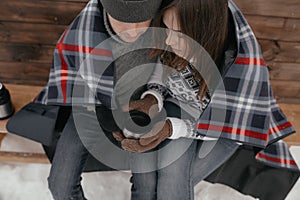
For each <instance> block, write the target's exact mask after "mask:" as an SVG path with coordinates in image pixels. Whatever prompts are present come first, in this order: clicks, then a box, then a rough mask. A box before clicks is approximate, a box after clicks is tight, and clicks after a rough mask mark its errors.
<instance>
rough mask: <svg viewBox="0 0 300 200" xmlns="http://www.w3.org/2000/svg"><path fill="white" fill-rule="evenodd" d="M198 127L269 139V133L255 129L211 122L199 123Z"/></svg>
mask: <svg viewBox="0 0 300 200" xmlns="http://www.w3.org/2000/svg"><path fill="white" fill-rule="evenodd" d="M197 127H198V129H204V130H212V131H221V132H226V133H231V134H236V135H244V136H247V137H251V138H256V139H259V140H264V141H267V139H268V135H267V134H263V133H259V132H254V131H250V130H243V129H239V128H231V127H226V126H216V125H211V124H198V125H197Z"/></svg>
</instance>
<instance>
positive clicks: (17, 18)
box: [0, 0, 87, 85]
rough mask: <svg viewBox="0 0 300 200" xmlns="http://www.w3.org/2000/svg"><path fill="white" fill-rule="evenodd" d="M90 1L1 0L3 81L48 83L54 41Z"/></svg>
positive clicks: (0, 66) (0, 63)
mask: <svg viewBox="0 0 300 200" xmlns="http://www.w3.org/2000/svg"><path fill="white" fill-rule="evenodd" d="M86 2H87V0H1V1H0V81H1V82H8V83H17V84H28V85H45V83H46V81H47V80H48V74H49V68H50V63H51V59H52V53H53V49H54V45H55V42H56V41H57V40H58V38H59V36H60V34H61V33H62V32H63V31H64V30H65V28H66V26H67V25H68V24H69V23H70V22H71V21H72V19H73V18H74V17H75V16H76V15H77V14H78V13H79V12H80V10H81V9H82V8H83V7H84V5H85V4H86Z"/></svg>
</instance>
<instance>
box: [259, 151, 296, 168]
mask: <svg viewBox="0 0 300 200" xmlns="http://www.w3.org/2000/svg"><path fill="white" fill-rule="evenodd" d="M256 158H262V159H265V160H268V161H272V162H276V163H283V164H286V165H295V166H297V164H296V162H295V161H294V160H287V159H280V158H274V157H271V156H267V155H265V154H262V153H258V154H256Z"/></svg>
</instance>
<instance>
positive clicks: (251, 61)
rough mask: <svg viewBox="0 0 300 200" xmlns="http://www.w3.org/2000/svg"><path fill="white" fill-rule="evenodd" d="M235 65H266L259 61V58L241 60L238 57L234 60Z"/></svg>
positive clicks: (261, 60) (262, 60)
mask: <svg viewBox="0 0 300 200" xmlns="http://www.w3.org/2000/svg"><path fill="white" fill-rule="evenodd" d="M235 64H241V65H249V64H253V65H262V66H266V63H265V61H264V59H261V58H242V57H238V58H237V59H236V60H235Z"/></svg>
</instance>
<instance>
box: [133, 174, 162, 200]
mask: <svg viewBox="0 0 300 200" xmlns="http://www.w3.org/2000/svg"><path fill="white" fill-rule="evenodd" d="M156 181H157V178H156V172H155V171H154V172H147V173H133V174H132V176H131V178H130V182H131V183H132V186H131V199H132V200H154V199H156V184H157V183H156Z"/></svg>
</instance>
